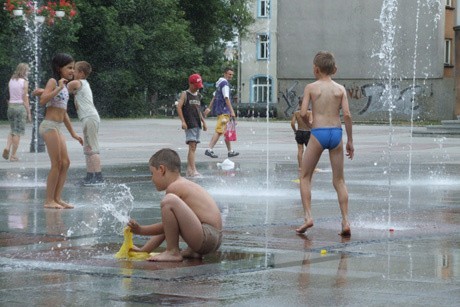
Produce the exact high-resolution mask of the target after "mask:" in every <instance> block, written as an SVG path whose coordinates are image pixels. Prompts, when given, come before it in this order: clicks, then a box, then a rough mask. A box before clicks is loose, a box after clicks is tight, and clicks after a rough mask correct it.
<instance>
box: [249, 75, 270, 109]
mask: <svg viewBox="0 0 460 307" xmlns="http://www.w3.org/2000/svg"><path fill="white" fill-rule="evenodd" d="M251 83H252V87H251V97H252V99H251V102H252V103H267V101H268V102H269V103H271V102H272V91H273V88H272V79H271V78H270V77H267V76H258V77H254V78H253V79H252V80H251Z"/></svg>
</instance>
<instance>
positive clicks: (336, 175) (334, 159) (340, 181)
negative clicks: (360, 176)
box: [329, 142, 351, 237]
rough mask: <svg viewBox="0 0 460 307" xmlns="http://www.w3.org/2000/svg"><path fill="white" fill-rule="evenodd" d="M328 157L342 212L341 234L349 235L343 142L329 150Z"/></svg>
mask: <svg viewBox="0 0 460 307" xmlns="http://www.w3.org/2000/svg"><path fill="white" fill-rule="evenodd" d="M329 159H330V160H331V166H332V183H333V184H334V188H335V190H336V192H337V198H338V201H339V206H340V212H341V214H342V231H341V232H340V235H341V236H344V237H349V236H350V235H351V230H350V223H349V221H348V190H347V186H346V184H345V177H344V171H343V160H344V158H343V144H342V142H340V145H339V146H337V147H336V148H334V149H332V150H329Z"/></svg>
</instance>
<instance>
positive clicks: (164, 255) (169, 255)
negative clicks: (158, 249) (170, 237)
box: [147, 251, 184, 262]
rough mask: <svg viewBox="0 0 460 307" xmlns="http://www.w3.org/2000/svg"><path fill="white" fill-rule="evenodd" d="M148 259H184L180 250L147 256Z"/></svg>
mask: <svg viewBox="0 0 460 307" xmlns="http://www.w3.org/2000/svg"><path fill="white" fill-rule="evenodd" d="M147 260H148V261H158V262H181V261H182V260H184V259H183V258H182V256H181V254H180V252H179V251H177V252H172V251H164V252H162V253H161V254H159V255H155V256H153V257H150V258H147Z"/></svg>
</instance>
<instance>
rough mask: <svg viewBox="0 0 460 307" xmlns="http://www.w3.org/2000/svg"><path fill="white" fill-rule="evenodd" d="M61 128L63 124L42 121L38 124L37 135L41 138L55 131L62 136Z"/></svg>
mask: <svg viewBox="0 0 460 307" xmlns="http://www.w3.org/2000/svg"><path fill="white" fill-rule="evenodd" d="M62 126H64V123H59V122H55V121H52V120H47V119H44V120H43V121H42V123H41V124H40V127H38V133H40V135H41V136H43V134H45V133H46V132H48V131H51V130H56V131H57V132H58V133H59V134H62V132H61V130H62Z"/></svg>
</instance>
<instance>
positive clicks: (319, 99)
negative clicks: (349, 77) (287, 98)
mask: <svg viewBox="0 0 460 307" xmlns="http://www.w3.org/2000/svg"><path fill="white" fill-rule="evenodd" d="M310 100H311V105H312V113H313V125H312V127H313V128H318V127H341V125H342V123H341V120H340V110H341V109H342V110H343V112H347V113H349V106H348V99H347V95H346V91H345V88H344V87H343V86H342V85H340V84H338V83H336V82H334V81H332V80H331V79H330V78H325V79H320V80H318V81H316V82H313V83H311V84H308V85H307V86H306V87H305V92H304V101H303V102H302V107H304V106H305V107H307V106H308V105H309V104H310Z"/></svg>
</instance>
